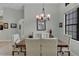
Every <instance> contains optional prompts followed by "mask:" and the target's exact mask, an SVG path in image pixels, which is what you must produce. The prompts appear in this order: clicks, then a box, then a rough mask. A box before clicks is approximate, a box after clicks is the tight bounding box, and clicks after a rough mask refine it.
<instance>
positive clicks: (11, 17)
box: [0, 7, 23, 41]
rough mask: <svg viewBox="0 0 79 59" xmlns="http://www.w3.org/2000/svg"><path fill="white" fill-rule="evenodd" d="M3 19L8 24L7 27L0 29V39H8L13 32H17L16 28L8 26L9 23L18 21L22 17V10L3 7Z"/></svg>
mask: <svg viewBox="0 0 79 59" xmlns="http://www.w3.org/2000/svg"><path fill="white" fill-rule="evenodd" d="M2 10H3V20H4V22H5V21H6V22H7V23H8V25H9V28H8V29H4V30H2V31H0V41H9V40H11V37H12V35H13V34H15V33H18V29H17V28H14V29H12V28H11V27H10V24H11V23H16V24H17V23H18V21H19V20H20V19H22V18H23V11H22V10H15V9H11V8H9V7H8V8H3V9H2Z"/></svg>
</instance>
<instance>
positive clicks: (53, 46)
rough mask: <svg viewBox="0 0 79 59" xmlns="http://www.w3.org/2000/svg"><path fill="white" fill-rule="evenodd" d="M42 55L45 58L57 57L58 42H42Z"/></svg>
mask: <svg viewBox="0 0 79 59" xmlns="http://www.w3.org/2000/svg"><path fill="white" fill-rule="evenodd" d="M41 43H42V49H41V50H42V55H43V56H56V54H57V41H56V40H47V39H43V40H42V42H41Z"/></svg>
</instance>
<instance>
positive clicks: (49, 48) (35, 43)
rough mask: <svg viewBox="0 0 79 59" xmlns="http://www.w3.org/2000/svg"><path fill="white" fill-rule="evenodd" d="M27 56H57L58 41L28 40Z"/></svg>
mask: <svg viewBox="0 0 79 59" xmlns="http://www.w3.org/2000/svg"><path fill="white" fill-rule="evenodd" d="M26 46H27V56H40V55H41V56H56V52H57V39H26Z"/></svg>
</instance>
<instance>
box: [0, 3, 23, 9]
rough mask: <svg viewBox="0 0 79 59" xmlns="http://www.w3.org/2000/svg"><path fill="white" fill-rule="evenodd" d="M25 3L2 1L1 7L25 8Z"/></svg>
mask: <svg viewBox="0 0 79 59" xmlns="http://www.w3.org/2000/svg"><path fill="white" fill-rule="evenodd" d="M23 6H24V3H0V8H5V7H7V8H12V9H17V10H20V9H23Z"/></svg>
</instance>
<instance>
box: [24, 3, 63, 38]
mask: <svg viewBox="0 0 79 59" xmlns="http://www.w3.org/2000/svg"><path fill="white" fill-rule="evenodd" d="M59 5H60V4H44V7H45V10H46V13H47V14H50V15H51V18H50V20H49V21H47V24H46V26H47V27H46V28H47V29H46V31H44V32H48V30H49V29H52V31H53V35H54V37H58V33H59V31H58V30H59V27H58V24H59V21H60V20H59V19H58V18H59V17H58V16H59V15H60V14H59V13H58V12H59V11H60V10H59ZM42 8H43V7H42V4H25V5H24V35H25V36H26V37H27V36H28V35H29V34H31V33H32V32H34V33H35V32H41V31H37V30H36V18H35V16H36V15H38V14H40V13H41V12H42ZM62 20H63V19H62Z"/></svg>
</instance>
